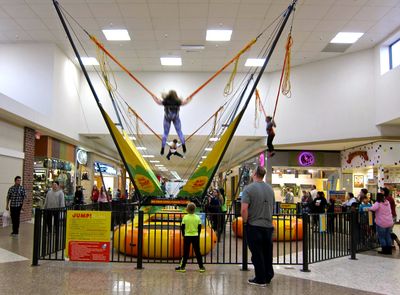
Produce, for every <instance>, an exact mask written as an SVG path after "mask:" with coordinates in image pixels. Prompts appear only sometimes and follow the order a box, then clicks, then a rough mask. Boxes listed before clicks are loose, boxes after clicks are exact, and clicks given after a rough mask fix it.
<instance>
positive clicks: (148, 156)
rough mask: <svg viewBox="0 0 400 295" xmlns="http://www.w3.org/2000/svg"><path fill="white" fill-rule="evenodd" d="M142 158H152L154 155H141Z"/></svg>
mask: <svg viewBox="0 0 400 295" xmlns="http://www.w3.org/2000/svg"><path fill="white" fill-rule="evenodd" d="M143 158H154V155H143Z"/></svg>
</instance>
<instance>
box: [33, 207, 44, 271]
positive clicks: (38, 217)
mask: <svg viewBox="0 0 400 295" xmlns="http://www.w3.org/2000/svg"><path fill="white" fill-rule="evenodd" d="M41 221H42V209H40V208H36V209H35V223H34V227H33V254H32V266H38V265H39V255H40V254H39V252H40V249H39V248H40V240H41V238H40V229H41V226H42V224H41Z"/></svg>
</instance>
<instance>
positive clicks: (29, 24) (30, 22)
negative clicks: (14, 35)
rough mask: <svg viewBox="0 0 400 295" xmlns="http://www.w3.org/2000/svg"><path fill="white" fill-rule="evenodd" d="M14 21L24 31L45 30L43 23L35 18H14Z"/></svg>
mask: <svg viewBox="0 0 400 295" xmlns="http://www.w3.org/2000/svg"><path fill="white" fill-rule="evenodd" d="M15 21H16V22H17V23H18V24H19V25H20V26H21V28H23V29H24V30H47V27H46V26H45V25H44V23H43V22H42V21H41V20H40V19H37V18H16V19H15Z"/></svg>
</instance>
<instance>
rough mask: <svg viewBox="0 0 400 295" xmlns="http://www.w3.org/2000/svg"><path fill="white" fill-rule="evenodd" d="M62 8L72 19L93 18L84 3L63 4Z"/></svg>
mask: <svg viewBox="0 0 400 295" xmlns="http://www.w3.org/2000/svg"><path fill="white" fill-rule="evenodd" d="M63 7H64V8H65V10H66V11H67V12H68V13H69V14H70V15H72V16H73V17H74V18H76V17H93V15H92V13H91V11H90V9H89V6H87V4H84V3H80V4H64V5H63Z"/></svg>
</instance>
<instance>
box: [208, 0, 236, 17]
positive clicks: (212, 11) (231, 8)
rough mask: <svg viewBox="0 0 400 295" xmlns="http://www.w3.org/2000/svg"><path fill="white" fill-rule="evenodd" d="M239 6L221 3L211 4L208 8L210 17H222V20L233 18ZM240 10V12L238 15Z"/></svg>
mask: <svg viewBox="0 0 400 295" xmlns="http://www.w3.org/2000/svg"><path fill="white" fill-rule="evenodd" d="M238 9H239V5H238V4H230V5H226V4H222V3H212V4H210V8H209V16H210V17H224V18H230V17H232V18H234V17H236V15H237V14H238ZM241 13H242V10H240V14H241Z"/></svg>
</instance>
